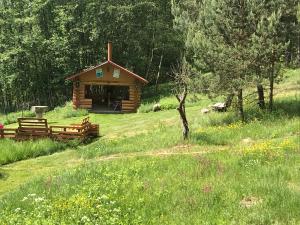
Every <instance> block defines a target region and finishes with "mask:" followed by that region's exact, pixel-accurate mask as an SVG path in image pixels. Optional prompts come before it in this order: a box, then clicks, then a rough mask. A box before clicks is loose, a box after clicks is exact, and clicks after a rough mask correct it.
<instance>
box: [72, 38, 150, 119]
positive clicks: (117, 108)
mask: <svg viewBox="0 0 300 225" xmlns="http://www.w3.org/2000/svg"><path fill="white" fill-rule="evenodd" d="M107 52H108V56H107V61H106V62H104V63H102V64H99V65H96V66H93V67H91V68H88V69H86V70H83V71H82V72H80V73H77V74H75V75H73V76H70V77H68V78H67V80H70V81H72V82H73V106H74V108H75V109H78V108H84V109H89V110H93V111H98V112H123V113H129V112H136V111H137V109H138V107H139V106H140V102H141V88H142V87H143V86H144V85H146V84H147V83H148V81H147V80H146V79H144V78H143V77H141V76H139V75H137V74H135V73H133V72H131V71H129V70H128V69H126V68H124V67H122V66H120V65H118V64H116V63H114V62H113V61H112V43H111V42H109V43H108V50H107Z"/></svg>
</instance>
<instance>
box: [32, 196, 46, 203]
mask: <svg viewBox="0 0 300 225" xmlns="http://www.w3.org/2000/svg"><path fill="white" fill-rule="evenodd" d="M44 200H45V199H44V198H41V197H38V198H36V199H34V201H35V202H42V201H44Z"/></svg>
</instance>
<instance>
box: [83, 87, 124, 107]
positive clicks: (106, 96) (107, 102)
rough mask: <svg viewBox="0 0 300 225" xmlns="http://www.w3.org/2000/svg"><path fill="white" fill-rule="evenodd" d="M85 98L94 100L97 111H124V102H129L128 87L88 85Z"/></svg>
mask: <svg viewBox="0 0 300 225" xmlns="http://www.w3.org/2000/svg"><path fill="white" fill-rule="evenodd" d="M85 98H86V99H92V103H93V110H95V111H108V112H109V111H113V112H120V111H122V100H129V87H128V86H113V85H86V86H85Z"/></svg>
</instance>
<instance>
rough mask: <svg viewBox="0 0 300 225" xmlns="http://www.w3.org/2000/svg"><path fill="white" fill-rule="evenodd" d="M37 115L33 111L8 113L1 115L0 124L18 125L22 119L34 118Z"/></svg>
mask: <svg viewBox="0 0 300 225" xmlns="http://www.w3.org/2000/svg"><path fill="white" fill-rule="evenodd" d="M34 116H35V113H33V112H31V111H23V112H14V113H8V114H7V115H1V114H0V123H2V124H4V125H9V124H13V123H16V122H17V121H18V118H20V117H34Z"/></svg>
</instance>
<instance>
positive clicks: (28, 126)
mask: <svg viewBox="0 0 300 225" xmlns="http://www.w3.org/2000/svg"><path fill="white" fill-rule="evenodd" d="M18 124H19V127H18V128H17V129H10V128H5V129H0V139H1V138H2V139H3V138H11V139H15V140H31V139H41V138H52V139H54V140H62V141H63V140H72V139H80V140H82V141H84V140H86V139H87V138H89V137H98V136H99V125H97V124H92V123H90V122H89V118H88V117H87V118H85V119H83V121H82V123H81V124H73V125H70V126H60V125H58V126H50V127H48V122H47V120H46V119H37V118H19V119H18Z"/></svg>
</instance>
